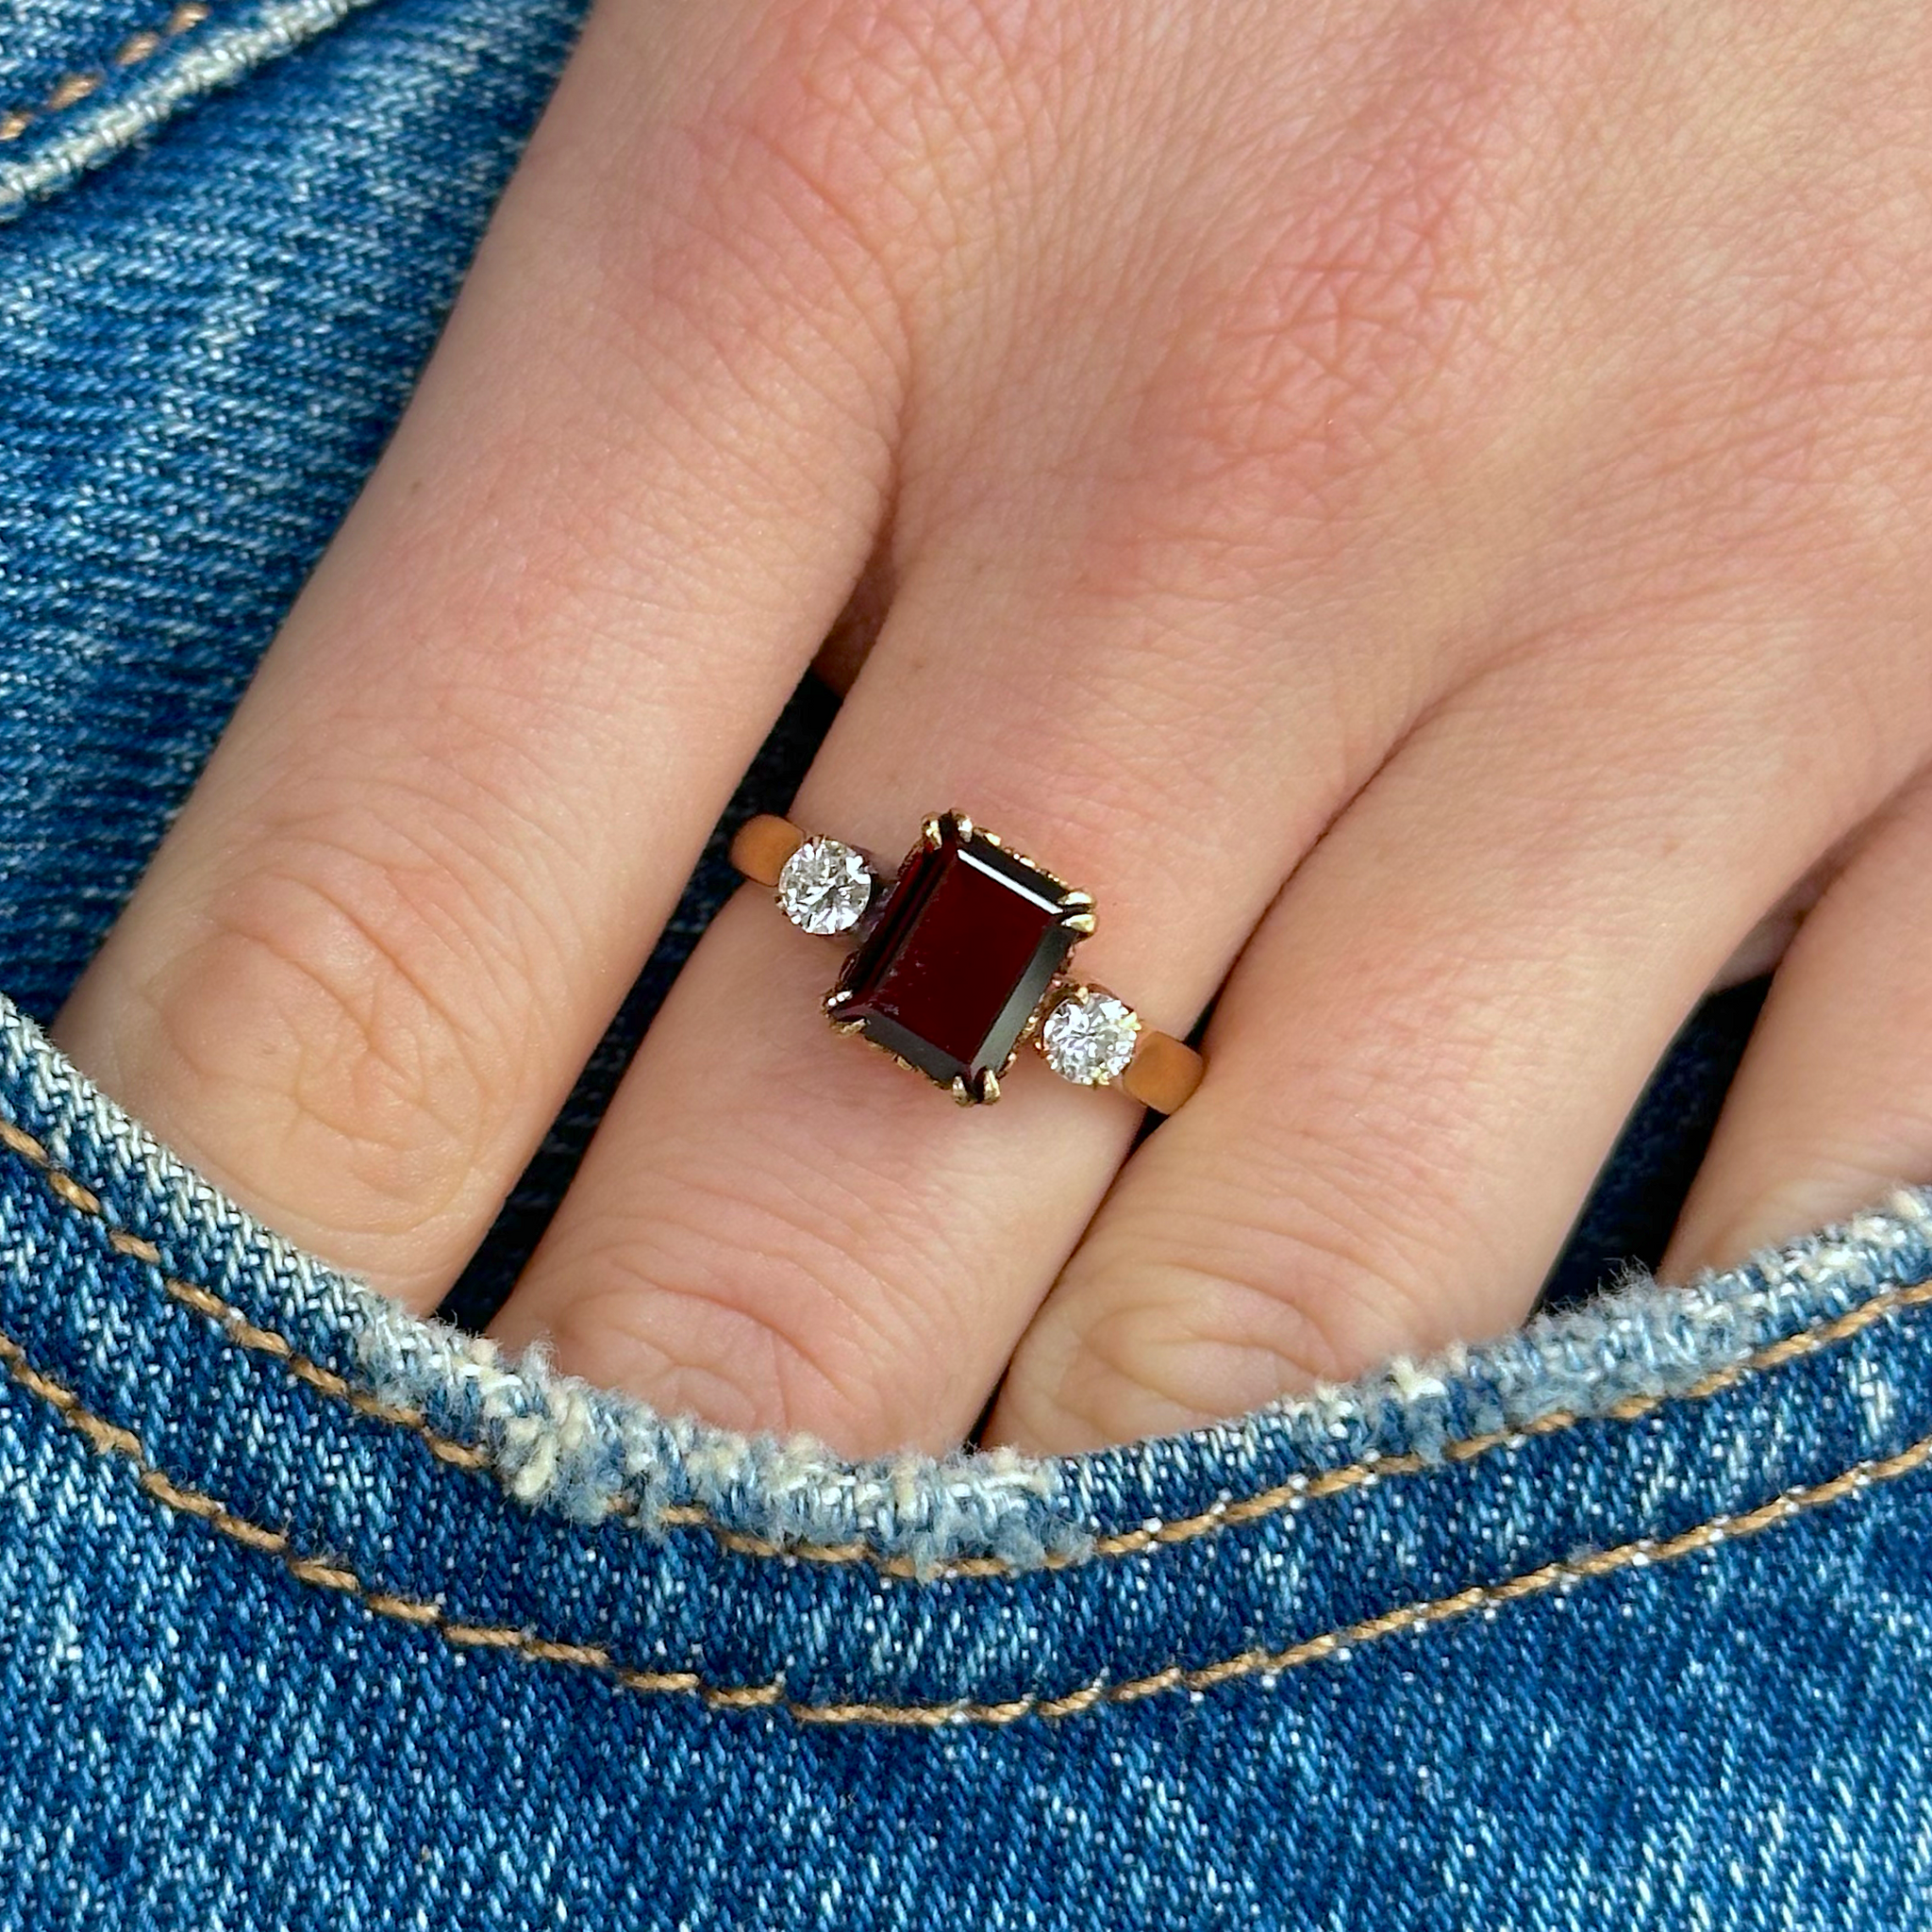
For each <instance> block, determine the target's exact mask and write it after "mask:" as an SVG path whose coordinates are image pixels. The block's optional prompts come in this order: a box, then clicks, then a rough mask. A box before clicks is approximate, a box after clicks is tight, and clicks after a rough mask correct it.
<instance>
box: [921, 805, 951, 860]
mask: <svg viewBox="0 0 1932 1932" xmlns="http://www.w3.org/2000/svg"><path fill="white" fill-rule="evenodd" d="M919 836H920V837H921V838H922V839H924V841H925V842H926V843H927V844H928V845H930V846H931V847H932V848H933V850H934V851H935V852H937V851H938V850H939V848H940V846H941V844H943V843H944V842H945V834H944V833H943V832H942V831H941V829H940V822H939V818H938V816H937V814H935V815H934V816H932V817H930V818H927V819H926V820H925V821H924V823H923V824H921V825H920V827H919Z"/></svg>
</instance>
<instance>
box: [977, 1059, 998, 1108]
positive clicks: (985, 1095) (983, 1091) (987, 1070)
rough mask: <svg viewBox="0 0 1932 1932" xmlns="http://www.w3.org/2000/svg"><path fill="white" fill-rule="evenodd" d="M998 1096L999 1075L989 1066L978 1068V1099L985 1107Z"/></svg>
mask: <svg viewBox="0 0 1932 1932" xmlns="http://www.w3.org/2000/svg"><path fill="white" fill-rule="evenodd" d="M999 1097H1000V1076H999V1075H998V1074H995V1073H994V1072H993V1070H992V1069H991V1067H981V1068H980V1070H979V1100H980V1104H981V1105H982V1106H985V1107H991V1105H992V1104H993V1102H994V1101H995V1100H997V1099H998V1098H999Z"/></svg>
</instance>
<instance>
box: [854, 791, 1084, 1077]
mask: <svg viewBox="0 0 1932 1932" xmlns="http://www.w3.org/2000/svg"><path fill="white" fill-rule="evenodd" d="M939 832H940V837H939V842H938V844H936V845H935V844H930V843H927V842H925V841H921V843H920V844H919V846H918V847H917V848H916V849H915V850H914V852H913V853H912V855H911V857H910V858H908V859H907V861H906V863H905V865H904V866H902V867H901V868H900V871H899V876H898V878H897V879H896V880H895V881H894V882H893V885H892V887H891V891H890V892H889V893H888V894H887V897H886V900H885V903H884V905H883V906H881V908H879V913H878V917H877V921H876V923H875V924H874V926H873V927H872V929H871V931H870V933H869V934H868V935H867V936H866V938H865V939H864V941H862V942H861V943H860V944H859V946H858V949H857V950H856V951H855V952H853V953H852V954H851V955H850V956H849V957H848V958H847V959H846V961H845V969H844V971H843V972H842V973H841V974H840V975H839V990H840V991H842V992H844V993H847V994H849V995H850V997H849V998H847V999H845V1000H843V1001H841V1002H840V1003H839V1004H838V1005H837V1007H836V1008H834V1011H833V1017H834V1018H835V1019H837V1020H838V1021H839V1022H841V1024H843V1023H845V1022H847V1021H855V1020H856V1021H858V1022H860V1023H861V1024H863V1026H864V1028H865V1035H866V1038H867V1039H868V1040H873V1041H877V1042H878V1044H879V1045H881V1046H883V1047H885V1048H887V1049H889V1050H890V1051H891V1052H892V1053H895V1054H897V1055H899V1057H900V1058H902V1059H906V1060H909V1061H910V1062H911V1063H912V1065H914V1066H915V1067H917V1068H918V1069H919V1071H920V1072H921V1073H922V1074H926V1075H927V1076H928V1077H929V1078H931V1079H933V1080H936V1081H938V1082H939V1084H940V1085H941V1087H950V1086H951V1085H952V1084H953V1082H954V1080H955V1078H957V1077H958V1076H960V1075H962V1074H963V1075H964V1077H965V1081H966V1085H967V1088H968V1090H969V1091H971V1092H973V1094H974V1098H977V1097H978V1088H979V1077H980V1075H981V1074H984V1073H987V1072H992V1073H994V1074H997V1073H998V1071H999V1070H1000V1068H1001V1067H1003V1066H1004V1065H1005V1064H1006V1060H1007V1057H1008V1055H1009V1054H1010V1053H1011V1052H1012V1050H1013V1048H1014V1046H1015V1045H1016V1044H1017V1043H1018V1041H1019V1039H1020V1035H1021V1034H1022V1033H1023V1032H1024V1030H1025V1026H1026V1023H1027V1021H1028V1020H1029V1019H1031V1018H1032V1016H1033V1010H1034V1008H1036V1007H1037V1006H1039V1004H1040V1002H1041V997H1042V996H1043V995H1044V994H1045V992H1046V990H1047V987H1048V986H1049V985H1050V984H1051V983H1052V981H1053V977H1054V975H1055V974H1057V973H1058V971H1059V969H1060V966H1061V964H1062V963H1063V962H1064V961H1065V959H1066V957H1067V954H1068V952H1069V951H1070V950H1071V948H1072V947H1073V945H1074V941H1076V940H1077V939H1078V938H1079V937H1080V935H1079V933H1078V932H1077V931H1075V930H1074V929H1072V928H1070V927H1068V926H1067V925H1066V924H1064V923H1063V922H1064V921H1065V919H1066V917H1067V912H1066V910H1065V909H1064V908H1062V906H1061V903H1060V902H1061V901H1062V900H1063V899H1064V898H1065V897H1066V892H1067V889H1066V888H1065V887H1064V886H1063V885H1061V884H1060V882H1059V881H1058V879H1056V878H1054V877H1052V876H1051V875H1050V874H1046V873H1043V872H1041V871H1040V870H1039V869H1038V868H1037V867H1034V866H1030V865H1028V864H1026V863H1025V862H1024V860H1023V859H1019V858H1014V856H1013V855H1012V854H1011V853H1010V852H1008V851H1007V850H1006V849H1005V847H1004V846H1000V845H996V844H994V843H993V842H992V841H991V839H989V838H988V837H987V836H986V834H985V833H984V832H981V831H978V830H974V832H973V834H972V835H971V837H969V838H964V839H962V838H961V837H960V836H959V826H958V822H957V820H956V819H955V818H954V816H953V815H952V814H951V813H950V812H949V813H947V814H946V815H945V816H944V817H943V818H941V820H940V821H939Z"/></svg>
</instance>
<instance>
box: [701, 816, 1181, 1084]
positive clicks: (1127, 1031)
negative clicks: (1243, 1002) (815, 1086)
mask: <svg viewBox="0 0 1932 1932" xmlns="http://www.w3.org/2000/svg"><path fill="white" fill-rule="evenodd" d="M731 862H732V863H733V864H734V865H735V866H736V867H737V868H738V870H739V871H740V872H741V873H742V874H744V875H745V877H746V878H748V879H754V880H756V881H757V882H758V884H759V885H761V886H770V887H772V888H773V890H774V895H775V897H776V899H777V902H778V907H779V909H780V910H781V911H782V912H783V913H784V914H785V916H786V918H788V919H789V920H791V923H792V924H793V925H796V926H798V927H800V928H801V929H802V930H803V931H806V932H809V933H818V934H822V935H824V936H827V937H834V938H843V939H846V940H847V941H849V942H850V943H851V947H852V950H851V951H850V952H849V953H847V955H846V957H845V963H844V965H843V966H842V967H841V969H840V973H839V979H838V983H837V984H836V985H835V986H834V987H833V988H832V990H831V991H830V992H828V993H827V994H826V995H825V1002H824V1006H825V1012H826V1013H827V1015H828V1016H829V1017H830V1019H831V1022H832V1024H833V1025H834V1026H835V1027H837V1028H838V1030H839V1031H840V1032H841V1033H854V1034H858V1035H859V1036H860V1037H862V1038H863V1039H865V1040H867V1041H870V1042H871V1043H872V1044H873V1045H874V1046H876V1047H879V1048H881V1049H882V1050H883V1051H884V1052H886V1053H888V1054H890V1055H891V1058H893V1059H895V1060H897V1061H898V1062H899V1064H900V1065H901V1066H902V1067H906V1068H908V1069H909V1070H910V1071H911V1072H913V1073H916V1074H924V1075H925V1077H926V1078H927V1079H928V1080H931V1081H932V1082H933V1083H934V1084H935V1085H936V1086H940V1087H943V1088H945V1089H946V1090H947V1091H949V1092H950V1093H951V1094H952V1095H953V1097H954V1099H956V1100H957V1101H958V1102H959V1104H960V1105H961V1106H962V1107H974V1106H981V1105H984V1104H985V1103H987V1102H989V1101H994V1100H997V1099H998V1098H999V1097H1000V1082H1001V1081H1002V1080H1003V1079H1004V1078H1005V1077H1006V1075H1007V1074H1008V1071H1009V1070H1010V1069H1011V1067H1012V1064H1013V1062H1014V1060H1015V1059H1016V1058H1018V1057H1019V1053H1020V1049H1021V1048H1022V1047H1023V1046H1024V1045H1025V1044H1026V1043H1027V1042H1028V1041H1031V1042H1032V1043H1033V1045H1035V1046H1036V1047H1037V1048H1038V1049H1039V1051H1040V1055H1041V1058H1042V1059H1044V1060H1045V1061H1046V1063H1047V1065H1048V1066H1049V1067H1051V1068H1052V1069H1053V1070H1054V1072H1055V1073H1057V1074H1058V1075H1059V1076H1060V1077H1061V1079H1063V1080H1071V1081H1072V1082H1074V1085H1076V1086H1080V1087H1119V1088H1120V1089H1121V1090H1122V1091H1124V1092H1125V1093H1127V1094H1129V1095H1131V1096H1132V1097H1133V1098H1134V1099H1135V1100H1138V1101H1139V1102H1141V1105H1142V1106H1143V1107H1151V1108H1154V1109H1155V1111H1156V1112H1158V1113H1173V1112H1174V1110H1175V1108H1178V1107H1179V1106H1180V1105H1181V1104H1182V1102H1184V1101H1185V1100H1186V1099H1187V1098H1188V1097H1189V1095H1190V1094H1191V1093H1192V1092H1193V1091H1194V1089H1195V1088H1196V1087H1198V1086H1199V1085H1200V1084H1201V1074H1202V1072H1203V1064H1202V1060H1201V1056H1200V1055H1199V1054H1197V1053H1196V1052H1195V1051H1194V1049H1193V1048H1192V1047H1191V1046H1189V1045H1188V1044H1187V1043H1186V1042H1185V1041H1179V1040H1176V1039H1175V1038H1174V1036H1173V1035H1172V1034H1170V1033H1159V1032H1157V1031H1156V1030H1155V1029H1154V1028H1153V1027H1151V1026H1147V1025H1144V1024H1142V1022H1141V1016H1140V1014H1139V1013H1137V1012H1136V1011H1135V1010H1134V1008H1132V1007H1130V1006H1128V1005H1127V1003H1126V1002H1125V1001H1124V1000H1123V999H1121V998H1120V997H1119V996H1118V995H1117V994H1115V993H1112V992H1109V991H1108V990H1107V989H1106V988H1105V987H1103V986H1095V985H1090V984H1088V983H1087V982H1085V981H1083V980H1080V979H1078V978H1077V977H1075V976H1074V974H1070V973H1069V971H1068V970H1067V962H1068V960H1069V959H1070V958H1072V956H1073V952H1074V947H1076V946H1077V945H1078V944H1079V943H1080V942H1081V941H1082V940H1084V939H1086V938H1088V937H1089V935H1090V934H1091V932H1092V931H1093V925H1094V908H1093V900H1092V898H1091V895H1090V894H1088V893H1086V892H1082V891H1075V890H1074V888H1073V887H1072V886H1070V885H1068V884H1067V882H1066V881H1065V880H1064V879H1060V878H1056V877H1055V876H1054V874H1052V873H1050V872H1048V871H1047V870H1046V868H1045V867H1044V866H1041V865H1039V864H1037V863H1036V862H1035V861H1034V860H1032V859H1030V858H1025V857H1024V855H1023V854H1021V853H1018V852H1015V851H1013V850H1011V849H1010V848H1009V847H1008V845H1007V844H1006V843H1005V842H1004V841H1002V840H1001V839H1000V838H999V836H998V835H997V834H996V833H993V832H989V831H987V830H986V829H985V827H984V826H982V825H976V824H974V822H973V821H972V820H971V819H970V818H969V817H967V815H966V814H965V813H964V812H962V811H948V812H940V813H937V814H935V815H934V816H933V817H931V818H929V819H927V820H926V821H925V823H924V825H923V826H922V827H921V828H920V836H919V842H918V843H917V844H916V845H914V846H913V848H912V850H911V851H910V852H909V853H908V854H907V856H906V858H905V860H904V862H903V863H902V864H901V865H900V866H899V868H898V870H897V871H896V872H888V871H886V870H884V869H882V868H881V867H880V866H879V865H877V864H876V863H875V862H874V859H873V858H871V857H870V856H869V855H868V854H866V853H864V852H862V851H860V850H859V849H858V847H857V846H855V845H847V844H845V843H843V842H842V841H840V840H838V839H828V838H825V837H824V836H822V835H821V834H818V833H815V832H807V831H805V830H803V829H802V828H801V827H799V826H797V825H794V824H792V823H791V820H790V819H781V818H774V817H772V816H770V815H763V816H760V817H758V818H755V819H752V820H750V821H749V822H748V823H747V824H744V825H743V826H741V828H740V830H739V833H738V836H737V837H736V838H735V839H733V841H731Z"/></svg>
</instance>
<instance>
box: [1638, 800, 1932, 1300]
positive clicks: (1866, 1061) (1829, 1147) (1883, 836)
mask: <svg viewBox="0 0 1932 1932" xmlns="http://www.w3.org/2000/svg"><path fill="white" fill-rule="evenodd" d="M1928 878H1932V773H1928V774H1921V776H1920V777H1919V779H1918V780H1917V781H1916V782H1915V784H1914V785H1913V786H1912V787H1911V788H1910V789H1909V790H1908V791H1905V792H1904V793H1902V794H1900V795H1899V797H1898V798H1897V799H1895V800H1894V801H1893V803H1892V804H1891V805H1890V807H1888V808H1886V811H1885V812H1884V814H1883V815H1882V816H1881V817H1880V818H1879V819H1878V820H1876V821H1874V824H1872V826H1871V828H1870V829H1869V830H1868V832H1867V834H1866V836H1865V838H1864V839H1863V840H1862V841H1860V842H1859V843H1858V844H1857V845H1856V846H1855V847H1854V848H1853V850H1852V855H1851V858H1850V859H1849V861H1848V862H1847V863H1846V864H1845V866H1844V868H1843V870H1842V871H1841V872H1840V874H1839V876H1838V877H1837V878H1836V879H1835V880H1834V881H1833V882H1832V884H1831V886H1830V887H1829V889H1828V890H1827V891H1825V893H1824V897H1823V898H1822V899H1821V900H1820V901H1819V903H1818V904H1817V905H1816V906H1815V907H1814V908H1812V909H1811V911H1810V913H1809V914H1808V915H1807V918H1806V920H1805V922H1804V924H1803V925H1802V926H1800V928H1799V930H1798V933H1797V936H1796V938H1795V939H1793V941H1791V946H1790V951H1789V952H1788V953H1787V954H1786V955H1785V958H1784V960H1783V963H1782V964H1781V965H1780V966H1779V967H1778V969H1777V974H1776V977H1775V978H1774V980H1773V981H1772V989H1771V995H1770V997H1769V999H1768V1000H1767V1001H1766V1002H1765V1006H1764V1010H1763V1012H1762V1014H1761V1015H1760V1016H1759V1018H1758V1022H1757V1028H1756V1030H1755V1032H1754V1033H1753V1035H1752V1039H1751V1045H1750V1048H1749V1050H1748V1051H1747V1052H1746V1054H1745V1056H1744V1061H1743V1064H1742V1065H1741V1066H1740V1068H1739V1070H1738V1077H1737V1079H1736V1081H1735V1082H1734V1083H1733V1085H1732V1088H1731V1091H1730V1095H1729V1097H1728V1099H1727V1100H1726V1101H1725V1103H1724V1114H1723V1116H1722V1118H1721V1119H1720V1120H1719V1122H1718V1127H1717V1132H1716V1134H1715V1135H1714V1136H1713V1137H1712V1140H1711V1143H1710V1147H1709V1150H1708V1152H1707V1154H1706V1156H1705V1159H1704V1166H1703V1168H1702V1170H1701V1171H1700V1172H1699V1174H1698V1176H1697V1179H1696V1182H1695V1183H1694V1185H1693V1186H1692V1187H1691V1193H1690V1197H1689V1199H1688V1200H1687V1201H1686V1202H1685V1204H1684V1209H1683V1212H1682V1214H1681V1215H1680V1216H1679V1218H1678V1222H1677V1228H1676V1232H1675V1233H1674V1236H1673V1237H1672V1240H1671V1245H1670V1250H1669V1252H1668V1253H1667V1254H1666V1255H1665V1257H1664V1259H1663V1263H1662V1266H1661V1268H1660V1269H1659V1273H1660V1274H1662V1275H1663V1277H1664V1278H1665V1279H1666V1280H1672V1281H1681V1280H1683V1279H1684V1278H1686V1277H1687V1276H1688V1275H1690V1274H1694V1273H1695V1272H1696V1271H1697V1270H1698V1269H1700V1268H1707V1267H1718V1268H1722V1267H1727V1266H1729V1265H1731V1264H1732V1263H1734V1262H1737V1261H1740V1260H1742V1259H1743V1258H1745V1257H1747V1256H1748V1255H1750V1254H1752V1253H1753V1252H1754V1251H1756V1250H1757V1249H1758V1248H1760V1247H1763V1246H1766V1245H1768V1244H1770V1243H1771V1242H1774V1241H1783V1240H1785V1239H1787V1238H1788V1237H1790V1236H1793V1235H1797V1234H1802V1233H1804V1232H1805V1231H1806V1230H1807V1229H1809V1228H1813V1227H1818V1226H1822V1225H1824V1224H1825V1223H1827V1222H1831V1221H1836V1220H1839V1219H1840V1218H1841V1217H1842V1216H1844V1215H1846V1214H1849V1213H1852V1212H1853V1211H1855V1210H1856V1209H1857V1208H1863V1207H1865V1206H1867V1205H1869V1204H1870V1203H1871V1202H1872V1201H1874V1200H1875V1199H1876V1198H1877V1197H1878V1196H1879V1195H1881V1194H1883V1193H1884V1192H1885V1191H1887V1189H1888V1188H1890V1187H1891V1186H1893V1185H1895V1184H1897V1183H1900V1182H1909V1183H1913V1184H1916V1183H1919V1182H1924V1181H1928V1180H1932V895H1928V894H1927V892H1926V890H1925V887H1926V881H1927V879H1928Z"/></svg>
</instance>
